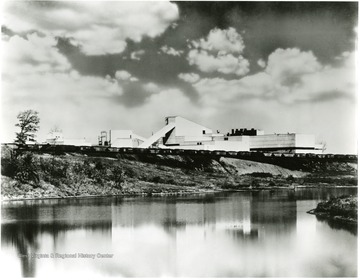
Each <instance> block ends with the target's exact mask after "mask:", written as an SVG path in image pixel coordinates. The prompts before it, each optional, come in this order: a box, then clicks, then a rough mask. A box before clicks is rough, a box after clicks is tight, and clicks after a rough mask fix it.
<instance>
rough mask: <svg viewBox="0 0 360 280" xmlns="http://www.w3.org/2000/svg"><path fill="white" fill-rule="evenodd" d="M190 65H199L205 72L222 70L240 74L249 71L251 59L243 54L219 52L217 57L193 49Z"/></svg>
mask: <svg viewBox="0 0 360 280" xmlns="http://www.w3.org/2000/svg"><path fill="white" fill-rule="evenodd" d="M188 60H189V63H190V65H197V66H198V68H199V69H200V70H201V71H203V72H207V73H209V72H216V71H217V72H220V73H224V74H236V75H239V76H242V75H245V74H247V73H248V72H249V61H248V60H247V59H244V58H243V57H242V56H238V57H235V56H233V55H232V54H225V53H219V54H218V55H217V56H216V57H215V56H213V55H209V53H208V52H206V51H203V50H200V51H199V50H191V51H190V52H189V54H188Z"/></svg>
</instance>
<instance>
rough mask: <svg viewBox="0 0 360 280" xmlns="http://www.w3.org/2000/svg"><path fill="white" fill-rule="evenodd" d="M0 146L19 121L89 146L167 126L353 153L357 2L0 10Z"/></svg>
mask: <svg viewBox="0 0 360 280" xmlns="http://www.w3.org/2000/svg"><path fill="white" fill-rule="evenodd" d="M2 13H3V23H2V48H3V55H2V65H3V69H2V94H1V98H2V99H1V105H2V106H1V107H2V110H1V112H2V113H1V114H2V116H1V125H2V127H1V130H2V133H1V141H2V142H8V141H10V142H11V141H12V140H13V139H14V135H15V131H16V128H15V126H14V125H15V123H16V115H17V114H18V112H19V111H22V110H26V109H34V110H37V111H39V114H40V118H41V122H40V131H39V133H38V140H40V141H41V140H43V139H44V138H45V137H46V134H47V133H48V132H49V131H50V129H51V128H53V127H54V126H57V127H59V128H61V129H62V131H63V133H64V136H65V137H66V138H82V137H86V138H87V139H88V140H89V141H91V142H93V143H96V141H97V136H98V135H99V133H100V131H101V130H109V129H132V130H134V132H135V133H137V134H139V135H142V136H144V137H149V136H150V135H151V133H152V132H155V131H157V130H158V129H160V128H161V127H162V126H163V125H164V118H165V117H166V116H168V115H181V116H183V117H186V118H188V119H191V120H193V121H195V122H198V123H200V124H203V125H205V126H208V127H210V128H212V129H214V130H220V131H221V132H224V133H226V132H228V131H229V130H230V129H231V128H243V127H247V128H259V129H263V130H265V132H267V133H274V132H278V133H287V132H297V133H311V134H315V135H316V137H317V139H318V140H319V141H325V142H326V143H327V152H329V153H355V152H356V151H357V139H356V138H357V133H356V128H357V122H356V110H357V105H356V104H357V97H356V83H355V82H356V80H355V44H356V40H357V3H356V2H350V3H345V2H338V3H334V2H333V3H326V2H319V3H314V2H302V3H300V2H299V3H297V2H290V3H276V2H171V3H170V2H164V1H162V2H90V1H89V2H87V1H80V2H56V1H41V2H35V1H12V2H6V3H5V4H4V5H3V10H2Z"/></svg>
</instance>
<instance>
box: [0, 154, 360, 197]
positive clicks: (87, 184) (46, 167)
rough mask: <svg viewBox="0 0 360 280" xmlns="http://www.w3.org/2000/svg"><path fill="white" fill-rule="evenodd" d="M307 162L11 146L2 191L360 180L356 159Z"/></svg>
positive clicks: (56, 193)
mask: <svg viewBox="0 0 360 280" xmlns="http://www.w3.org/2000/svg"><path fill="white" fill-rule="evenodd" d="M305 164H306V165H305ZM305 164H302V165H297V168H292V169H288V168H284V166H282V167H281V166H278V165H276V164H269V163H263V162H255V161H251V160H242V159H235V158H227V157H221V156H219V157H213V156H203V155H192V156H190V155H187V156H185V155H158V154H150V155H134V154H128V155H126V154H125V155H124V154H123V155H119V156H118V157H116V158H107V157H90V156H86V155H80V154H75V153H67V154H63V155H51V154H45V153H42V154H36V153H32V152H24V153H21V154H16V151H14V150H11V149H9V148H7V149H3V150H2V162H1V173H2V179H1V195H2V200H18V199H36V198H66V197H89V196H113V195H124V196H128V195H142V196H144V195H146V196H153V195H181V194H191V193H207V192H219V191H242V190H253V191H254V190H255V191H256V190H264V189H267V190H272V189H278V188H296V187H297V186H303V187H317V186H325V187H326V186H329V187H332V186H356V185H357V178H356V172H357V164H354V163H347V162H337V161H333V162H312V161H309V162H305ZM312 166H314V167H313V168H312ZM312 171H313V172H312Z"/></svg>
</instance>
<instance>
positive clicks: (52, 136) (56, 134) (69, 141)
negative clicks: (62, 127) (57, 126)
mask: <svg viewBox="0 0 360 280" xmlns="http://www.w3.org/2000/svg"><path fill="white" fill-rule="evenodd" d="M45 143H46V144H51V145H71V146H91V143H90V142H87V141H86V139H85V138H78V139H74V138H64V136H63V133H62V132H61V131H52V132H50V133H49V134H48V135H47V137H46V140H45Z"/></svg>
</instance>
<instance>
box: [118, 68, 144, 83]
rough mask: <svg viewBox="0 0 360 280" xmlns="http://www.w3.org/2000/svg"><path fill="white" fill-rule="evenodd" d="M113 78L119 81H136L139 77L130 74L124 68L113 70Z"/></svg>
mask: <svg viewBox="0 0 360 280" xmlns="http://www.w3.org/2000/svg"><path fill="white" fill-rule="evenodd" d="M115 78H116V79H118V80H121V81H130V82H136V81H138V80H139V79H138V78H136V77H134V76H132V75H131V74H130V73H129V72H128V71H125V70H118V71H116V72H115Z"/></svg>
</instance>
